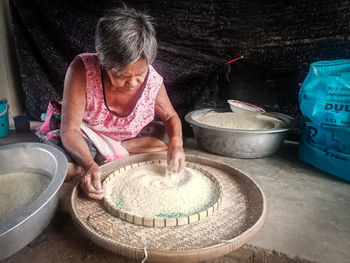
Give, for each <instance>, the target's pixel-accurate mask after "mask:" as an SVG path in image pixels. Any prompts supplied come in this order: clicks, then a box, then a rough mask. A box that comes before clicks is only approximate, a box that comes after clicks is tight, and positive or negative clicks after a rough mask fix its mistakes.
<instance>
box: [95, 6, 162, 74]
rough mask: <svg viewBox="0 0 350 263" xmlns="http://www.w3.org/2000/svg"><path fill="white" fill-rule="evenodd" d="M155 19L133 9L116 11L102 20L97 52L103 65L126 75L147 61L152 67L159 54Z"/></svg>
mask: <svg viewBox="0 0 350 263" xmlns="http://www.w3.org/2000/svg"><path fill="white" fill-rule="evenodd" d="M152 20H153V19H152V18H151V17H150V16H149V15H147V14H145V13H141V12H138V11H136V10H135V9H131V8H121V9H113V10H111V11H110V12H108V14H106V15H105V16H103V17H102V18H100V19H99V21H98V23H97V27H96V34H95V49H96V52H97V56H98V58H99V61H100V63H101V65H102V66H103V67H104V68H106V69H113V70H115V71H117V72H122V71H123V70H125V69H126V68H127V67H128V66H130V65H131V64H132V63H134V62H136V61H137V60H139V59H142V58H145V59H146V60H147V63H148V64H152V62H153V61H154V59H155V57H156V53H157V40H156V37H155V36H156V32H155V29H154V26H153V23H152Z"/></svg>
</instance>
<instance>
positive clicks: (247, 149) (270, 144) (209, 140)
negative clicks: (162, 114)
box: [185, 109, 293, 158]
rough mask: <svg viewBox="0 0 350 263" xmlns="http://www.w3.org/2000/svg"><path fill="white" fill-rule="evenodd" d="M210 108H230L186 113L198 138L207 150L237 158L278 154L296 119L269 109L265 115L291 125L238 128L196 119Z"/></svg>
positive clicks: (199, 142)
mask: <svg viewBox="0 0 350 263" xmlns="http://www.w3.org/2000/svg"><path fill="white" fill-rule="evenodd" d="M209 111H217V112H225V111H227V110H222V109H200V110H195V111H192V112H190V113H188V114H187V115H186V116H185V121H186V122H188V123H189V124H190V125H191V126H192V128H193V133H194V137H195V139H196V141H197V143H198V145H199V146H200V147H201V148H202V149H203V150H206V151H208V152H211V153H214V154H218V155H222V156H227V157H233V158H262V157H267V156H270V155H272V154H274V153H275V152H276V151H277V150H278V149H279V148H280V146H281V145H282V143H283V141H284V139H285V136H286V133H287V132H288V131H289V130H290V125H291V123H292V121H293V118H291V117H289V116H287V115H284V114H281V113H276V112H269V113H267V112H266V113H262V114H263V115H266V116H271V117H275V118H277V119H280V120H282V121H284V122H285V123H286V124H287V126H286V127H284V128H279V129H271V130H235V129H227V128H218V127H213V126H208V125H206V124H203V123H199V122H197V121H195V120H194V119H193V117H194V116H196V115H198V114H204V113H207V112H209Z"/></svg>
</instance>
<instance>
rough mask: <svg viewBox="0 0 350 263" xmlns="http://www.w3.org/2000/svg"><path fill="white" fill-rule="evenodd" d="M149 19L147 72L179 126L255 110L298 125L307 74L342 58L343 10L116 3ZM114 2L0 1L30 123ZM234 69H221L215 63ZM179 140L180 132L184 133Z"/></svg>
mask: <svg viewBox="0 0 350 263" xmlns="http://www.w3.org/2000/svg"><path fill="white" fill-rule="evenodd" d="M124 3H125V4H126V5H127V6H128V7H133V8H136V9H138V10H145V11H148V13H149V14H150V15H151V16H153V17H154V18H155V22H156V24H157V27H156V28H157V38H158V42H159V50H158V55H157V59H156V61H155V62H154V67H155V68H156V69H157V71H158V72H159V73H160V74H161V75H162V76H163V77H164V83H165V85H166V88H167V90H168V93H169V97H170V99H171V101H172V103H173V105H174V107H175V109H176V110H177V112H178V113H179V115H180V117H181V118H182V119H183V117H184V115H185V114H186V113H187V112H188V111H190V110H193V109H197V108H202V107H207V106H226V107H227V105H226V100H227V99H238V100H242V101H247V102H250V103H253V104H256V105H258V106H260V107H263V108H265V109H266V110H268V111H278V112H281V113H285V114H289V115H291V116H293V117H295V118H296V129H295V130H294V133H292V135H291V138H292V139H293V138H297V136H298V134H299V132H300V128H302V121H301V118H300V112H299V106H298V91H299V88H300V84H301V83H302V81H303V80H304V78H305V76H306V74H307V72H308V69H309V64H310V63H312V62H314V61H318V60H326V59H341V58H348V57H349V52H350V37H349V36H350V22H349V21H350V1H347V0H335V1H316V0H310V1H260V0H226V1H225V0H200V1H198V0H193V1H167V0H163V1H157V0H152V1H144V0H140V1H124ZM121 5H122V4H121V1H112V0H104V1H95V0H86V1H79V0H70V1H68V0H66V1H62V0H50V1H48V0H32V1H28V0H10V10H11V15H12V21H13V28H12V29H13V33H14V37H15V44H16V49H17V57H18V64H19V72H20V77H21V84H22V89H23V93H24V95H25V109H26V111H27V113H28V114H29V115H30V116H31V117H32V118H34V119H39V117H40V114H41V113H43V112H45V111H46V107H47V104H48V101H49V100H50V99H61V98H62V93H63V81H64V76H65V71H66V69H67V67H68V66H69V64H70V62H71V61H72V60H73V58H74V57H75V56H76V55H77V54H79V53H83V52H94V30H95V24H96V22H97V19H98V17H100V16H101V15H103V12H104V10H106V9H109V8H116V7H120V6H121ZM241 55H244V59H242V60H239V61H237V62H234V63H233V64H231V66H225V62H226V61H228V60H231V59H232V58H235V57H239V56H241ZM184 130H185V134H188V133H189V132H190V129H189V126H188V125H187V124H185V123H184Z"/></svg>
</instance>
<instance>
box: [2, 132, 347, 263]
mask: <svg viewBox="0 0 350 263" xmlns="http://www.w3.org/2000/svg"><path fill="white" fill-rule="evenodd" d="M36 140H37V139H36V138H35V137H34V136H33V135H32V134H29V135H28V134H27V135H23V134H16V133H14V132H11V134H10V135H9V136H8V137H6V138H0V145H4V144H8V143H14V142H21V141H36ZM297 146H298V145H297V144H296V143H291V142H285V144H284V145H283V147H282V148H281V150H280V151H279V152H278V153H277V154H275V155H274V156H271V157H268V158H262V159H251V160H248V159H246V160H244V159H233V158H226V157H221V156H217V155H213V154H209V153H205V152H203V151H201V150H198V147H197V145H196V143H195V141H194V140H193V139H187V140H185V151H186V154H196V155H201V156H203V157H208V158H211V159H214V160H218V161H222V162H225V163H227V164H230V165H233V166H234V167H236V168H237V169H239V170H240V171H242V172H243V173H245V174H246V175H248V176H249V177H251V178H252V179H253V180H255V181H256V182H257V183H258V184H259V186H260V187H261V188H262V190H263V192H264V193H265V195H266V198H267V201H268V217H267V219H266V223H265V225H264V227H263V229H262V230H261V231H260V233H259V234H258V235H257V236H256V237H254V238H253V239H252V240H251V241H250V242H249V244H247V245H245V246H244V247H242V248H240V249H239V250H236V251H234V252H233V253H231V254H229V255H227V256H225V257H222V258H219V259H216V260H213V261H210V262H309V261H308V260H306V259H309V260H310V261H317V262H349V258H350V250H349V247H350V223H349V222H350V220H349V219H350V184H348V183H345V182H343V181H340V180H337V179H335V178H333V177H330V176H328V175H326V174H325V173H323V172H321V171H319V170H317V169H315V168H313V167H311V166H309V165H307V164H304V163H302V162H301V161H299V160H298V159H297V157H296V150H297ZM83 261H84V262H133V261H130V260H128V259H125V258H122V257H119V256H118V255H114V254H112V253H110V252H108V251H106V250H104V249H102V248H99V247H97V246H96V245H94V244H93V243H92V242H90V241H89V240H87V239H86V238H84V237H83V236H81V235H80V234H79V233H78V231H77V230H76V229H75V228H74V226H73V225H72V221H71V219H70V218H69V216H68V215H64V214H59V213H58V214H57V215H56V217H55V219H54V220H53V222H52V223H51V224H50V226H49V227H48V228H47V230H46V231H45V232H44V233H43V234H42V235H40V236H39V237H38V239H37V240H35V241H33V242H32V243H31V244H30V245H29V246H27V247H26V248H24V249H22V250H21V251H20V252H18V253H16V254H15V255H13V256H12V257H11V258H9V259H7V260H5V261H4V262H6V263H8V262H83Z"/></svg>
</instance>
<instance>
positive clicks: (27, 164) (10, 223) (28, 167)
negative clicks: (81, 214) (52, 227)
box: [0, 143, 67, 260]
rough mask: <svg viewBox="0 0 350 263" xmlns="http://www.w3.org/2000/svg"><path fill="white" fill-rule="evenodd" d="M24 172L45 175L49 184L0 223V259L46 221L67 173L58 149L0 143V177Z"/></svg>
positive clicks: (31, 235) (21, 244) (42, 226)
mask: <svg viewBox="0 0 350 263" xmlns="http://www.w3.org/2000/svg"><path fill="white" fill-rule="evenodd" d="M25 171H36V172H40V173H42V174H45V175H46V176H48V177H50V183H49V184H48V186H47V187H46V188H45V189H44V191H43V192H42V193H41V194H40V195H39V196H38V197H37V198H36V199H35V200H34V201H32V202H31V203H30V204H29V205H27V206H26V207H24V208H23V209H20V210H19V211H17V212H16V213H15V214H14V215H13V216H11V218H10V219H9V220H7V221H5V222H3V224H0V260H2V259H5V258H7V257H9V256H11V255H12V254H14V253H16V252H17V251H19V250H20V249H22V248H23V247H25V246H26V245H27V244H28V243H30V242H31V241H32V240H33V239H34V238H35V237H37V236H38V235H39V234H40V233H41V232H42V231H43V230H44V229H45V228H46V227H47V225H48V224H49V223H50V221H51V219H52V218H53V216H54V214H55V211H56V209H57V205H58V195H57V191H58V189H59V188H60V186H61V185H62V183H63V181H64V178H65V175H66V172H67V159H66V157H65V156H64V155H63V154H62V153H61V152H60V151H59V150H57V149H55V148H53V147H51V146H48V145H45V144H41V143H16V144H10V145H5V146H1V147H0V176H1V175H4V174H8V173H13V172H25ZM0 187H6V186H0Z"/></svg>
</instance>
